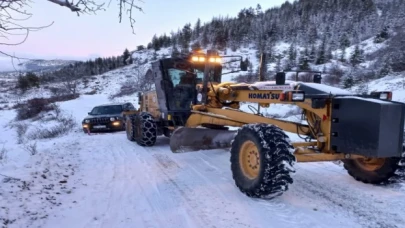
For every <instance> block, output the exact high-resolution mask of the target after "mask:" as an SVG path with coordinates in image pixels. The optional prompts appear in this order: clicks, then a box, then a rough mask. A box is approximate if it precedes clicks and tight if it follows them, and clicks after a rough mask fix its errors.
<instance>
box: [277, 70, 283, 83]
mask: <svg viewBox="0 0 405 228" xmlns="http://www.w3.org/2000/svg"><path fill="white" fill-rule="evenodd" d="M284 84H285V72H277V74H276V85H284Z"/></svg>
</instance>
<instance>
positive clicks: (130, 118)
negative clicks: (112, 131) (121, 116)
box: [125, 114, 136, 141]
mask: <svg viewBox="0 0 405 228" xmlns="http://www.w3.org/2000/svg"><path fill="white" fill-rule="evenodd" d="M135 117H136V114H132V115H127V116H126V119H125V131H126V134H127V139H128V140H129V141H135V129H136V127H135V122H134V121H135Z"/></svg>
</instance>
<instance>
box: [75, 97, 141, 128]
mask: <svg viewBox="0 0 405 228" xmlns="http://www.w3.org/2000/svg"><path fill="white" fill-rule="evenodd" d="M130 110H135V107H134V105H133V104H131V103H129V102H127V103H118V104H104V105H99V106H96V107H94V108H93V109H92V110H91V112H89V113H88V114H89V115H88V116H86V118H84V120H83V121H82V126H83V131H84V132H85V133H89V132H96V131H97V132H101V131H123V130H125V116H124V115H123V113H122V112H124V111H130Z"/></svg>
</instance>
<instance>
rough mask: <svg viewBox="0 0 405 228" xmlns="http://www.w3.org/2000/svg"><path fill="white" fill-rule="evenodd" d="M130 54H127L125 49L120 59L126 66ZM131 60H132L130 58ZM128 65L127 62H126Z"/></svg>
mask: <svg viewBox="0 0 405 228" xmlns="http://www.w3.org/2000/svg"><path fill="white" fill-rule="evenodd" d="M130 57H131V54H130V53H129V51H128V49H127V48H125V50H124V53H123V54H122V58H123V60H124V61H123V64H124V65H127V61H130V59H129V58H130ZM131 60H132V58H131ZM128 63H129V62H128Z"/></svg>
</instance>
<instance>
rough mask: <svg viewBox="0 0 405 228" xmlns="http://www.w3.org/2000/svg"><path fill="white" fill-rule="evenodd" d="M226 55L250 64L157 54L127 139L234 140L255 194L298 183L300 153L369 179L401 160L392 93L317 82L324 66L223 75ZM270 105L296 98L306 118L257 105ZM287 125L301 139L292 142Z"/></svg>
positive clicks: (382, 176)
mask: <svg viewBox="0 0 405 228" xmlns="http://www.w3.org/2000/svg"><path fill="white" fill-rule="evenodd" d="M227 57H229V58H231V60H230V61H229V62H232V61H240V68H241V69H240V70H242V71H246V70H247V66H246V65H247V64H246V62H245V61H243V58H242V57H241V56H219V55H218V52H216V51H215V50H209V51H207V53H203V52H194V53H192V54H190V56H183V57H179V58H165V59H160V60H158V61H156V62H154V63H153V64H152V69H151V71H150V72H151V73H152V74H149V75H153V77H154V81H155V87H156V88H155V89H156V91H153V92H145V93H143V94H138V96H139V104H140V108H139V110H138V111H136V112H128V113H126V115H127V120H126V123H127V124H126V128H127V129H126V132H127V138H128V139H129V140H131V141H136V142H137V143H138V144H139V145H141V146H153V145H154V143H155V141H156V137H157V136H159V135H165V136H167V137H170V148H171V150H172V152H175V153H179V152H186V151H197V150H207V149H216V148H230V153H231V154H230V162H231V171H232V174H233V178H234V181H235V184H236V186H237V187H238V188H239V189H240V191H241V192H243V193H244V194H246V195H247V196H250V197H260V198H273V197H275V196H278V195H281V194H282V193H283V192H284V191H286V190H287V189H288V186H289V185H290V184H292V183H293V180H292V178H291V174H292V173H293V172H295V170H294V164H295V162H319V161H338V160H341V161H343V163H344V168H345V169H346V170H347V171H348V173H349V175H351V176H352V177H354V178H355V179H356V180H358V181H362V182H364V183H372V184H378V183H382V182H385V181H387V180H388V179H390V178H391V177H392V176H393V175H394V173H395V171H396V170H397V169H398V168H399V165H400V163H401V157H402V153H403V146H402V144H403V143H402V142H403V130H404V110H405V109H404V106H405V105H404V104H403V103H399V102H394V101H391V99H392V93H391V92H387V91H382V92H372V93H371V94H368V95H358V94H351V93H349V92H347V91H346V90H341V89H338V88H334V87H330V86H326V85H323V84H320V81H319V79H320V77H319V76H320V75H318V74H317V75H315V76H316V77H314V78H316V80H314V81H315V82H311V83H308V82H299V81H287V80H286V78H285V77H286V74H285V72H279V73H277V74H276V79H275V81H259V82H256V83H253V84H246V83H233V82H221V76H222V75H223V74H226V73H222V64H223V62H224V59H225V58H227ZM235 58H236V60H235ZM241 102H249V103H257V104H258V108H257V109H256V110H255V112H256V113H249V112H244V111H242V110H240V109H239V108H240V105H241ZM270 104H291V105H297V106H298V107H300V108H301V109H302V112H303V113H302V114H303V120H306V124H302V123H296V122H289V121H284V120H278V119H275V118H268V117H265V116H263V115H262V114H260V112H259V109H260V107H269V105H270ZM229 127H236V128H239V129H237V130H230V129H229ZM285 131H287V132H292V133H297V134H298V135H299V136H300V137H302V138H304V139H305V140H304V142H291V140H290V139H289V137H288V136H287V135H286V134H285Z"/></svg>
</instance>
